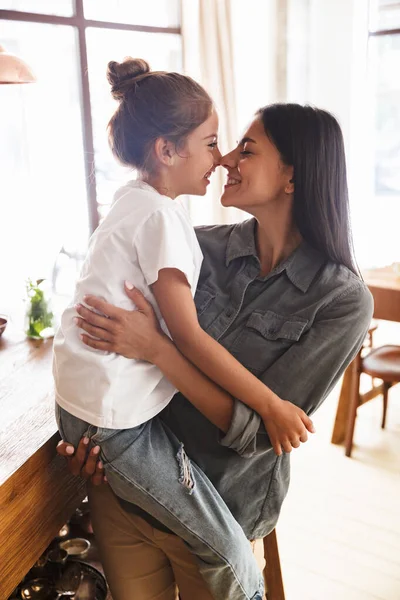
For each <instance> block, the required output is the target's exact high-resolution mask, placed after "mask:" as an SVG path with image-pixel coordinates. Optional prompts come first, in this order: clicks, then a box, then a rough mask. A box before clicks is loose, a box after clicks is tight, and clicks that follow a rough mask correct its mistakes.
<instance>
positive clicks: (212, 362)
mask: <svg viewBox="0 0 400 600" xmlns="http://www.w3.org/2000/svg"><path fill="white" fill-rule="evenodd" d="M151 287H152V291H153V293H154V296H155V298H156V300H157V303H158V306H159V307H160V310H161V314H162V316H163V318H164V320H165V322H166V324H167V327H168V330H169V332H170V333H171V336H172V338H173V340H174V342H175V344H176V346H177V347H178V349H179V350H180V351H181V352H182V354H184V355H185V356H186V357H187V358H188V359H189V360H190V361H191V362H192V363H194V364H195V365H196V366H197V367H198V368H199V369H200V370H201V371H202V372H203V373H205V374H206V375H207V376H208V377H209V378H210V379H212V380H213V381H215V382H216V383H217V384H218V385H219V386H221V387H222V388H223V389H224V390H227V391H228V392H229V393H230V394H232V396H233V397H235V398H237V399H238V400H241V401H242V402H244V403H245V404H247V405H248V406H250V408H252V409H253V410H255V411H256V412H258V414H259V415H260V416H261V417H262V418H263V420H267V419H268V418H269V417H268V415H270V409H271V407H272V406H273V405H275V404H276V403H277V402H280V398H279V397H278V396H277V395H276V394H274V392H273V391H272V390H271V389H270V388H268V387H267V386H266V385H264V384H263V383H262V382H261V381H260V380H259V379H257V377H255V376H254V375H253V374H252V373H250V371H248V370H247V369H246V368H245V367H244V366H243V365H242V364H241V363H240V362H239V361H238V360H236V358H234V357H233V356H232V354H230V352H228V350H226V349H225V348H224V347H223V346H222V345H221V344H219V343H218V342H217V341H216V340H214V339H213V338H212V337H211V336H210V335H208V334H207V333H206V332H205V331H204V330H203V329H202V328H201V327H200V324H199V322H198V319H197V312H196V306H195V304H194V301H193V297H192V293H191V289H190V286H189V284H188V282H187V279H186V277H185V275H184V274H183V273H182V272H181V271H179V270H178V269H161V270H160V271H159V273H158V280H157V281H156V282H155V283H154V284H153V285H152V286H151ZM304 424H305V425H306V427H307V426H309V425H310V424H309V423H308V420H306V421H305V422H304Z"/></svg>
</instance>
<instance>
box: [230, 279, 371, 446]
mask: <svg viewBox="0 0 400 600" xmlns="http://www.w3.org/2000/svg"><path fill="white" fill-rule="evenodd" d="M372 313H373V300H372V296H371V293H370V292H369V290H368V288H367V287H366V286H365V285H364V284H363V283H362V282H359V283H357V284H356V285H355V286H353V287H352V288H350V289H348V290H346V291H345V292H344V293H342V294H341V295H340V296H339V297H337V298H335V300H333V301H331V302H330V304H328V305H327V306H325V307H324V308H321V309H320V311H319V313H318V314H317V316H316V318H315V320H314V323H313V325H312V327H311V328H310V329H309V331H308V332H307V333H305V334H304V335H303V336H302V337H301V339H300V340H299V341H298V342H297V343H294V344H293V345H292V346H291V347H290V348H289V349H288V350H287V351H286V352H285V353H284V354H283V355H282V356H281V357H280V358H279V359H278V360H277V361H276V362H275V363H273V364H272V365H271V366H270V367H269V368H268V369H267V370H266V371H265V372H264V373H263V374H262V376H261V377H260V379H261V380H262V381H263V382H264V383H265V384H266V385H267V386H268V387H270V388H271V389H272V390H273V391H274V392H275V393H276V394H277V395H278V396H279V397H280V398H282V399H284V400H289V401H290V402H293V404H296V405H297V406H299V407H300V408H302V409H303V410H304V411H305V412H306V413H307V414H308V415H311V414H312V413H313V412H314V411H315V410H316V409H317V408H318V407H319V406H320V405H321V404H322V402H323V401H324V400H325V398H326V397H327V396H328V394H329V392H330V391H331V390H332V388H333V387H334V385H335V383H336V382H337V381H338V379H339V377H340V376H341V375H342V373H343V372H344V370H345V369H346V367H347V366H348V365H349V363H350V362H351V361H352V360H353V358H354V357H355V356H356V354H357V352H358V351H359V349H360V347H361V345H362V343H363V341H364V338H365V336H366V334H367V331H368V327H369V324H370V322H371V318H372ZM220 443H221V444H222V445H223V446H227V447H229V448H231V449H232V450H235V451H236V452H238V453H239V454H241V455H242V456H244V457H251V456H254V455H255V454H258V453H262V452H267V451H272V448H271V443H270V441H269V438H268V435H267V433H266V431H265V428H264V425H263V423H262V420H261V418H260V416H259V415H258V414H257V413H255V412H254V411H253V410H252V409H250V408H249V407H248V406H246V405H245V404H243V403H242V402H240V401H239V400H235V406H234V412H233V418H232V421H231V425H230V428H229V430H228V431H227V433H226V434H225V435H224V436H222V437H221V438H220Z"/></svg>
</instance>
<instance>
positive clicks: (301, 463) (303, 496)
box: [277, 385, 400, 600]
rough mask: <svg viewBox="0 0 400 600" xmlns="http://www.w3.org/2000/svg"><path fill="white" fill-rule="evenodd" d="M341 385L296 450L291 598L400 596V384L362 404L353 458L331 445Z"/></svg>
mask: <svg viewBox="0 0 400 600" xmlns="http://www.w3.org/2000/svg"><path fill="white" fill-rule="evenodd" d="M338 391H339V390H338V389H336V390H335V391H334V392H333V393H332V395H331V396H330V398H328V399H327V401H326V402H325V405H324V406H323V407H322V408H321V409H320V411H319V413H317V414H316V415H315V416H314V423H315V426H316V428H317V433H316V434H315V435H314V436H312V440H311V441H309V442H308V443H307V444H305V445H304V446H303V447H302V448H301V449H300V450H298V451H297V452H296V451H294V452H293V458H292V477H291V488H290V490H289V494H288V497H287V499H286V501H285V503H284V507H283V510H282V514H281V518H280V521H279V524H278V528H277V533H278V542H279V545H280V552H281V562H282V570H283V577H284V582H285V589H286V600H400V385H399V386H397V387H395V388H393V389H392V390H391V391H390V393H389V408H388V419H387V429H386V430H384V431H382V430H381V429H380V419H381V408H382V406H381V399H380V398H377V399H376V400H373V401H371V402H370V403H369V404H367V405H365V406H364V407H362V409H361V410H360V411H359V416H358V418H357V423H356V433H355V447H354V451H353V458H351V459H348V458H346V457H345V456H344V451H343V448H342V447H341V446H333V445H332V444H330V436H331V431H332V425H333V421H334V415H335V410H336V403H337V397H338Z"/></svg>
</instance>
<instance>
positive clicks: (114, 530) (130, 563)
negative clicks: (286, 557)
mask: <svg viewBox="0 0 400 600" xmlns="http://www.w3.org/2000/svg"><path fill="white" fill-rule="evenodd" d="M88 490H89V502H90V510H91V518H92V524H93V528H94V532H95V535H96V542H97V544H98V547H99V551H100V556H101V560H102V563H103V566H104V572H105V574H106V577H107V581H108V584H109V586H110V589H111V594H112V597H113V600H177V599H178V598H179V594H180V597H181V599H182V600H213V598H212V596H211V594H210V592H209V591H208V589H207V587H206V584H205V583H204V581H203V578H202V577H201V575H200V573H199V571H198V568H197V565H196V561H195V559H194V556H193V555H192V554H191V552H190V551H189V550H188V548H187V547H186V546H185V544H184V542H183V541H182V540H181V539H180V538H179V537H178V536H176V535H172V534H169V533H164V532H163V531H159V530H158V529H155V528H154V527H152V526H151V525H149V524H148V523H147V522H146V521H144V520H143V519H141V518H140V517H139V516H137V515H134V514H132V513H128V512H127V511H125V510H124V509H123V508H122V507H121V505H120V503H119V502H118V500H117V498H116V497H115V495H114V494H113V492H112V491H111V489H110V487H109V486H108V485H101V486H98V487H95V486H92V485H90V484H89V485H88ZM257 558H258V559H260V560H259V563H260V568H263V566H264V565H263V564H262V558H260V557H258V556H257ZM178 589H179V594H178Z"/></svg>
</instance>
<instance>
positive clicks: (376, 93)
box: [369, 0, 400, 201]
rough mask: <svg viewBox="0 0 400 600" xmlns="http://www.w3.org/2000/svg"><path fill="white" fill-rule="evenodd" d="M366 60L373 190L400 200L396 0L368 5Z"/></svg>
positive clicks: (399, 12)
mask: <svg viewBox="0 0 400 600" xmlns="http://www.w3.org/2000/svg"><path fill="white" fill-rule="evenodd" d="M370 27H371V29H370V40H369V57H370V60H369V63H370V74H371V82H372V90H373V101H374V112H375V193H376V194H377V195H379V196H381V197H386V196H397V197H398V199H399V201H400V80H399V78H398V76H397V74H398V72H399V65H400V1H397V2H395V1H393V0H375V2H372V7H371V24H370Z"/></svg>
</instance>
